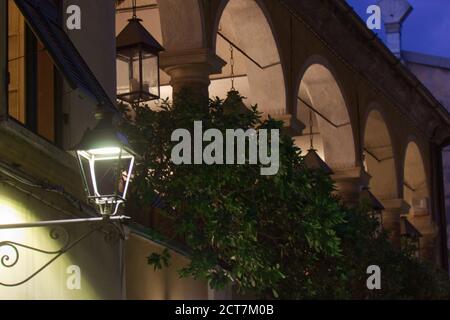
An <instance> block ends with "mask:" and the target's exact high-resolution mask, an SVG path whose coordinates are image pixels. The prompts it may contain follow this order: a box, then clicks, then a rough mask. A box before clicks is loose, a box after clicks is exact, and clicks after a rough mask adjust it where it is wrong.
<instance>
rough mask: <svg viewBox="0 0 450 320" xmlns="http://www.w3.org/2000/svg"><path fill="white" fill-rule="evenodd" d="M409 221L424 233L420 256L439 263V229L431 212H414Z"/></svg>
mask: <svg viewBox="0 0 450 320" xmlns="http://www.w3.org/2000/svg"><path fill="white" fill-rule="evenodd" d="M409 221H410V222H411V223H412V224H413V225H414V226H415V227H416V228H417V230H419V232H420V233H421V234H422V237H421V238H420V240H419V241H420V257H421V258H422V259H425V260H428V261H431V262H433V263H436V264H438V263H439V260H438V259H437V258H438V249H439V229H438V228H437V226H436V225H435V223H434V222H433V219H432V217H431V215H430V214H429V213H424V214H413V215H411V216H410V217H409Z"/></svg>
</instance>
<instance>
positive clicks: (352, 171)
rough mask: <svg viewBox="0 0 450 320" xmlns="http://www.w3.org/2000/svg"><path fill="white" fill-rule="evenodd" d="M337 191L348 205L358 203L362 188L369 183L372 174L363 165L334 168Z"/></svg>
mask: <svg viewBox="0 0 450 320" xmlns="http://www.w3.org/2000/svg"><path fill="white" fill-rule="evenodd" d="M333 172H334V174H333V176H332V178H333V180H334V182H335V185H336V193H337V194H338V195H339V196H340V197H341V199H342V201H343V202H344V203H346V204H348V205H357V204H358V203H359V201H360V193H361V190H362V189H363V188H365V187H367V186H368V185H369V180H370V175H369V174H368V173H367V172H366V171H365V170H364V169H363V168H362V167H353V168H347V169H333Z"/></svg>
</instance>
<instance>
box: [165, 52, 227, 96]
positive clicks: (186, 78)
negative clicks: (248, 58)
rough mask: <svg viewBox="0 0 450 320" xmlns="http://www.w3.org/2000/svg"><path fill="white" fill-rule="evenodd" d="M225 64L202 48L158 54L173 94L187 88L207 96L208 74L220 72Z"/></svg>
mask: <svg viewBox="0 0 450 320" xmlns="http://www.w3.org/2000/svg"><path fill="white" fill-rule="evenodd" d="M225 65H226V62H225V61H223V60H222V59H221V58H220V57H219V56H217V55H216V54H214V53H213V52H212V51H211V50H210V49H204V48H202V49H189V50H182V51H166V52H161V55H160V67H161V69H163V70H164V71H165V72H166V73H167V74H168V75H169V76H170V78H171V80H170V85H171V86H172V87H173V94H174V95H176V94H177V93H178V92H180V90H181V89H183V88H188V89H191V90H193V91H195V92H197V93H200V94H202V95H204V96H206V97H208V96H209V94H208V87H209V85H210V83H211V81H210V79H209V76H210V75H211V74H218V73H220V72H221V71H222V67H223V66H225Z"/></svg>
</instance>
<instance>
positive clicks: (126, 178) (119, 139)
mask: <svg viewBox="0 0 450 320" xmlns="http://www.w3.org/2000/svg"><path fill="white" fill-rule="evenodd" d="M75 150H76V153H77V157H78V164H79V166H80V171H81V175H82V179H83V184H84V189H85V192H86V194H87V198H88V201H89V202H91V203H93V204H95V205H96V206H97V207H98V209H99V212H100V214H101V215H103V216H112V215H116V214H117V213H118V212H119V208H120V206H121V205H122V204H123V203H124V202H125V199H126V195H127V192H128V187H129V184H130V180H131V178H132V173H133V168H134V164H135V159H136V155H135V153H134V152H133V151H132V150H131V148H130V147H129V144H128V141H127V139H126V138H125V136H123V135H122V134H121V133H119V132H118V131H116V130H115V129H114V127H113V125H112V122H111V118H110V117H106V118H103V119H101V120H100V121H99V123H98V125H97V126H96V127H95V128H94V129H92V130H88V131H86V133H85V134H84V136H83V138H82V141H81V142H80V144H79V145H78V146H77V147H76V148H75Z"/></svg>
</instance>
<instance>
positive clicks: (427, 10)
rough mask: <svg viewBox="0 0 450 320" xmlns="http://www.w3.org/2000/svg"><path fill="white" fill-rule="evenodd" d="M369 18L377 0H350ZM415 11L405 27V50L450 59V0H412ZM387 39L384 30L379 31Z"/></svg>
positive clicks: (363, 15)
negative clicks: (371, 7) (371, 8)
mask: <svg viewBox="0 0 450 320" xmlns="http://www.w3.org/2000/svg"><path fill="white" fill-rule="evenodd" d="M347 2H348V3H349V4H350V5H351V6H352V7H353V8H354V9H355V11H356V12H357V13H358V14H359V15H360V16H361V17H362V18H363V20H364V21H366V20H367V18H368V17H369V15H368V14H367V13H366V10H367V8H368V7H369V6H370V5H372V4H376V3H377V2H378V1H377V0H347ZM409 3H410V4H411V5H412V6H413V7H414V10H413V11H412V13H411V14H410V15H409V17H408V19H407V20H406V21H405V23H404V26H403V42H402V43H403V49H404V50H408V51H416V52H422V53H427V54H432V55H437V56H443V57H448V58H450V0H409ZM379 36H380V38H381V39H384V30H382V31H381V32H379Z"/></svg>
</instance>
